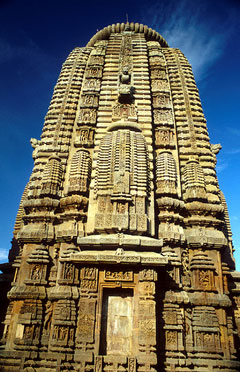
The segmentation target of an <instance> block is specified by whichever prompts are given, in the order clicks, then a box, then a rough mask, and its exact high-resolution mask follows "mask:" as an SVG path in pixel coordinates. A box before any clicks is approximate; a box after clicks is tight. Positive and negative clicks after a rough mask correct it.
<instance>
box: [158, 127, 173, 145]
mask: <svg viewBox="0 0 240 372" xmlns="http://www.w3.org/2000/svg"><path fill="white" fill-rule="evenodd" d="M155 139H156V146H159V147H173V146H174V134H173V131H172V130H171V129H167V128H161V127H160V128H159V127H157V128H156V129H155Z"/></svg>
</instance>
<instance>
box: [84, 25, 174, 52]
mask: <svg viewBox="0 0 240 372" xmlns="http://www.w3.org/2000/svg"><path fill="white" fill-rule="evenodd" d="M122 31H133V32H136V33H141V34H144V35H145V37H146V40H147V41H158V42H159V43H160V45H161V46H162V47H168V43H167V42H166V40H165V39H164V38H163V37H162V36H161V35H160V34H159V33H158V32H157V31H155V30H153V29H152V28H150V27H148V26H145V25H143V24H142V23H134V22H131V23H129V22H128V23H115V24H112V25H109V26H107V27H104V28H103V29H102V30H100V31H98V32H97V33H96V34H95V35H94V36H93V37H92V38H91V40H90V41H89V42H88V44H87V46H88V47H92V46H93V45H94V44H95V43H96V41H99V40H108V39H109V36H110V35H111V33H120V32H122Z"/></svg>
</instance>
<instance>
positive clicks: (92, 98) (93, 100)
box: [81, 94, 98, 107]
mask: <svg viewBox="0 0 240 372" xmlns="http://www.w3.org/2000/svg"><path fill="white" fill-rule="evenodd" d="M81 106H82V107H97V106H98V96H96V95H94V94H84V96H82V101H81Z"/></svg>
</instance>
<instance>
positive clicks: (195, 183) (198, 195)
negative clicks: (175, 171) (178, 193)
mask: <svg viewBox="0 0 240 372" xmlns="http://www.w3.org/2000/svg"><path fill="white" fill-rule="evenodd" d="M183 176H184V191H185V198H186V200H188V199H189V200H191V199H205V198H206V184H205V178H204V174H203V170H202V168H201V166H200V164H199V162H198V160H195V159H191V160H189V161H188V162H187V164H186V165H185V168H184V173H183Z"/></svg>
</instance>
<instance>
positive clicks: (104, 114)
mask: <svg viewBox="0 0 240 372" xmlns="http://www.w3.org/2000/svg"><path fill="white" fill-rule="evenodd" d="M31 145H32V147H33V149H34V150H33V159H34V168H33V172H32V175H31V177H30V181H29V183H28V185H27V186H26V188H25V191H24V194H23V197H22V200H21V203H20V207H19V212H18V214H17V218H16V225H15V229H14V240H13V243H14V244H13V248H12V250H11V254H10V256H11V259H12V260H13V259H14V263H13V264H12V266H11V267H12V269H15V275H14V278H13V280H12V287H11V289H10V291H9V292H8V299H9V305H8V308H7V309H6V314H5V320H4V322H3V324H4V331H3V337H2V346H1V349H0V371H3V372H10V371H11V372H12V371H19V372H23V371H27V372H43V371H45V372H53V371H65V372H70V371H79V372H80V371H81V372H87V371H95V372H107V371H108V372H110V371H111V372H120V371H122V372H124V371H125V372H141V371H142V372H147V371H148V372H154V371H157V372H160V371H166V372H168V371H169V372H170V371H178V372H181V371H182V372H187V371H199V372H205V371H226V372H227V371H229V372H230V371H231V372H233V371H235V372H237V371H239V370H240V362H238V360H239V359H240V348H239V346H240V273H237V272H236V271H234V268H235V265H234V258H233V248H232V235H231V228H230V224H229V217H228V212H227V206H226V202H225V199H224V196H223V194H222V193H221V191H220V190H219V186H218V180H217V177H216V171H215V166H216V155H217V153H218V151H219V150H220V148H221V146H220V145H210V142H209V137H208V132H207V127H206V120H205V118H204V115H203V111H202V107H201V102H200V98H199V95H198V90H197V87H196V84H195V81H194V77H193V74H192V71H191V67H190V65H189V63H188V61H187V59H186V58H185V56H184V55H183V54H182V53H181V51H179V50H178V49H173V48H170V47H168V45H167V43H166V41H165V40H164V39H163V38H162V37H161V36H160V35H159V34H158V33H157V32H156V31H154V30H152V29H150V28H148V27H147V26H144V25H142V24H138V23H130V24H129V23H127V24H124V23H121V24H120V23H117V24H114V25H111V26H108V27H105V28H104V29H103V30H101V31H99V32H98V33H97V34H96V35H95V36H94V37H93V38H92V39H91V40H90V42H89V43H88V45H87V46H86V47H84V48H75V49H74V50H73V52H72V53H71V54H70V55H69V57H68V58H67V60H66V62H65V63H64V65H63V67H62V71H61V73H60V77H59V79H58V82H57V84H56V87H55V89H54V94H53V98H52V101H51V103H50V107H49V110H48V113H47V115H46V118H45V123H44V127H43V133H42V136H41V140H37V139H31ZM2 268H3V270H5V271H6V267H5V266H4V267H3V266H2ZM4 273H5V272H4ZM4 311H5V310H4Z"/></svg>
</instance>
